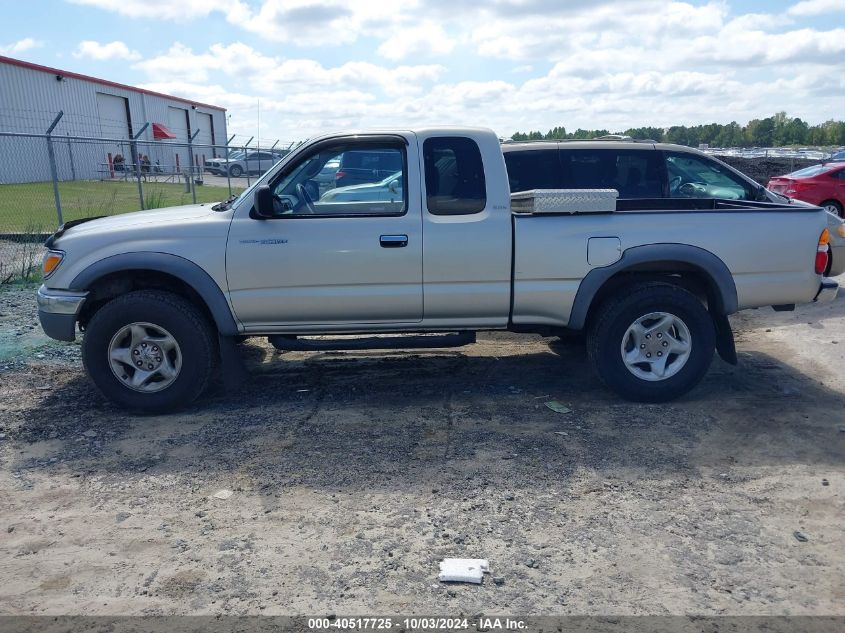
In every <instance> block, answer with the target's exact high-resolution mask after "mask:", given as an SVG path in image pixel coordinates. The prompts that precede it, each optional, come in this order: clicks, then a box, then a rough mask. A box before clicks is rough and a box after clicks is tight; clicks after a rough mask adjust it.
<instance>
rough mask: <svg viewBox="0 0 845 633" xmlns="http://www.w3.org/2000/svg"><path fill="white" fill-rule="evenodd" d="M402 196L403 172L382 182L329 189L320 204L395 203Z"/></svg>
mask: <svg viewBox="0 0 845 633" xmlns="http://www.w3.org/2000/svg"><path fill="white" fill-rule="evenodd" d="M402 195H403V194H402V172H401V171H397V172H396V173H394V174H391V175H390V176H388V177H387V178H385V179H384V180H382V181H380V182H370V183H366V184H363V185H350V186H348V187H337V188H336V189H329V190H328V191H327V192H326V193H324V194H323V195H322V196H320V202H376V201H381V202H395V201H397V200H401V199H402Z"/></svg>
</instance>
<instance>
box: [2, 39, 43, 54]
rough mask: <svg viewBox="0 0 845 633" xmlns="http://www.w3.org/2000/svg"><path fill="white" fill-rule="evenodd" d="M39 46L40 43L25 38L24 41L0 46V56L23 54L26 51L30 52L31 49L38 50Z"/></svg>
mask: <svg viewBox="0 0 845 633" xmlns="http://www.w3.org/2000/svg"><path fill="white" fill-rule="evenodd" d="M41 45H42V44H41V42H39V41H37V40H34V39H32V38H31V37H25V38H24V39H22V40H18V41H17V42H12V43H11V44H5V45H3V44H0V55H17V54H18V53H24V52H26V51H28V50H32V49H33V48H38V47H39V46H41Z"/></svg>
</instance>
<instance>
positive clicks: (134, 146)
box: [129, 122, 150, 211]
mask: <svg viewBox="0 0 845 633" xmlns="http://www.w3.org/2000/svg"><path fill="white" fill-rule="evenodd" d="M148 127H150V124H149V122H148V123H144V125H143V127H142V128H141V129H140V130H138V133H137V134H136V135H135V136H133V137H132V140H130V141H129V151H130V153H131V154H132V163H133V164H134V165H135V180H137V181H138V198H139V200H140V201H141V211H143V210H144V186H143V185H142V184H141V161H140V159H139V158H138V139H139V138H140V136H141V134H143V133H144V132H145V131H146V129H147V128H148Z"/></svg>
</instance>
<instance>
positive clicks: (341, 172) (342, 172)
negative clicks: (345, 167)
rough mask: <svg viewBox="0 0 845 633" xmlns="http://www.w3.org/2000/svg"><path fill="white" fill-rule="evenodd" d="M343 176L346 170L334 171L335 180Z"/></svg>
mask: <svg viewBox="0 0 845 633" xmlns="http://www.w3.org/2000/svg"><path fill="white" fill-rule="evenodd" d="M344 176H346V172H345V171H339V172H336V173H335V175H334V179H335V180H340V179H341V178H343V177H344Z"/></svg>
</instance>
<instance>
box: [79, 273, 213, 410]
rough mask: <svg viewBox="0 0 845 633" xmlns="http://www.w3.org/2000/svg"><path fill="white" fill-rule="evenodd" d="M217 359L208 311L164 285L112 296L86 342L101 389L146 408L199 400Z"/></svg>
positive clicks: (85, 353) (88, 364)
mask: <svg viewBox="0 0 845 633" xmlns="http://www.w3.org/2000/svg"><path fill="white" fill-rule="evenodd" d="M214 359H215V348H214V337H213V333H212V329H211V327H210V326H209V324H208V321H207V320H206V319H205V317H204V316H203V314H202V313H201V312H200V311H199V310H198V309H197V308H196V306H194V305H193V304H191V303H190V302H188V301H187V300H185V299H183V298H182V297H180V296H178V295H175V294H173V293H169V292H163V291H159V290H139V291H136V292H130V293H128V294H126V295H123V296H120V297H118V298H116V299H114V300H112V301H110V302H109V303H107V304H106V305H104V306H103V307H102V308H100V309H99V310H98V311H97V312H96V313H95V314H94V316H93V318H92V319H91V321H90V322H89V323H88V326H87V328H86V329H85V337H84V339H83V341H82V360H83V362H84V364H85V369H86V371H87V372H88V375H89V376H90V377H91V380H93V381H94V384H95V385H96V386H97V388H98V389H99V390H100V391H101V392H102V393H103V395H104V396H105V397H106V398H108V399H109V400H111V401H112V402H115V403H116V404H118V405H120V406H123V407H127V408H129V409H136V410H142V411H150V412H152V411H159V412H160V411H168V410H172V409H176V408H178V407H181V406H186V405H188V404H190V403H191V402H193V401H194V400H195V399H196V398H197V396H199V395H200V393H202V391H203V390H204V389H205V387H206V385H207V383H208V379H209V377H210V375H211V371H212V369H213V366H214Z"/></svg>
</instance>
